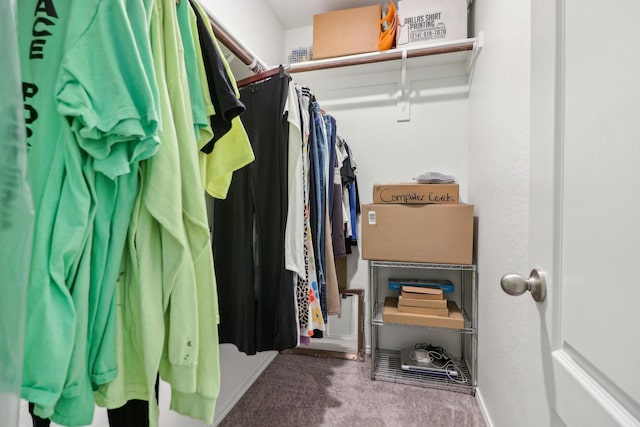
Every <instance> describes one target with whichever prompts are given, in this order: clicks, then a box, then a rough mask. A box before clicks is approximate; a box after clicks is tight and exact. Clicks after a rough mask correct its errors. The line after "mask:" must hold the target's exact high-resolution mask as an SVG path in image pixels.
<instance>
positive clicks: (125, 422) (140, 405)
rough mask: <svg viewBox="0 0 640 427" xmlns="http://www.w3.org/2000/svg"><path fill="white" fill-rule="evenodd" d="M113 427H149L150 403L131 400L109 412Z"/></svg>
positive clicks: (110, 422)
mask: <svg viewBox="0 0 640 427" xmlns="http://www.w3.org/2000/svg"><path fill="white" fill-rule="evenodd" d="M107 415H108V416H109V426H111V427H149V402H147V401H146V400H129V401H128V402H127V403H125V404H124V406H121V407H120V408H116V409H109V410H107Z"/></svg>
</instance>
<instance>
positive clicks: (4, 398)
mask: <svg viewBox="0 0 640 427" xmlns="http://www.w3.org/2000/svg"><path fill="white" fill-rule="evenodd" d="M0 40H2V43H0V58H2V61H0V76H2V78H1V79H0V93H2V94H3V96H2V102H1V103H0V414H2V415H1V416H2V419H1V420H0V424H2V425H3V426H8V427H16V426H17V425H18V414H19V405H20V386H21V382H22V360H23V341H24V319H25V298H26V287H27V274H28V269H29V259H30V254H31V239H32V232H33V217H34V215H33V205H32V201H31V193H30V190H29V186H28V184H27V182H26V145H25V135H24V133H25V124H24V120H23V105H22V85H21V79H20V62H19V55H18V39H17V27H16V0H8V1H2V2H0Z"/></svg>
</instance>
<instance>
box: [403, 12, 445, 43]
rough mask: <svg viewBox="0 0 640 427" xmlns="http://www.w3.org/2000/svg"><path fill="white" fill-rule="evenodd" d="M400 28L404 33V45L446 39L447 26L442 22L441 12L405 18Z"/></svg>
mask: <svg viewBox="0 0 640 427" xmlns="http://www.w3.org/2000/svg"><path fill="white" fill-rule="evenodd" d="M400 27H402V31H403V32H405V33H406V34H405V36H406V37H407V39H406V40H407V41H406V42H405V43H415V42H423V41H430V40H438V39H444V38H445V37H447V25H446V24H445V23H444V22H442V12H436V13H429V14H424V15H416V16H407V17H405V18H404V22H403V23H402V24H400Z"/></svg>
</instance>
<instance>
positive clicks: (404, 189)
mask: <svg viewBox="0 0 640 427" xmlns="http://www.w3.org/2000/svg"><path fill="white" fill-rule="evenodd" d="M458 197H459V186H458V183H455V182H454V183H451V184H416V183H415V182H414V183H400V184H374V185H373V203H395V204H402V205H409V204H430V203H439V204H457V203H458Z"/></svg>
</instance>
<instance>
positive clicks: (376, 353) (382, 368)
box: [369, 261, 478, 395]
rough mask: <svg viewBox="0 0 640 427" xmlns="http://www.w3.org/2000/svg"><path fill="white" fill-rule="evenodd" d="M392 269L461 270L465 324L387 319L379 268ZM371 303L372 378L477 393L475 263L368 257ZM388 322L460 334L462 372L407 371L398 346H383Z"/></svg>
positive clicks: (461, 294)
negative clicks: (381, 337) (453, 325)
mask: <svg viewBox="0 0 640 427" xmlns="http://www.w3.org/2000/svg"><path fill="white" fill-rule="evenodd" d="M381 268H390V269H424V270H446V271H456V272H458V273H459V283H458V284H456V285H457V286H459V287H460V301H457V303H459V304H460V310H461V311H462V314H463V316H464V328H462V329H450V328H439V327H432V326H416V325H407V324H401V323H389V322H386V323H385V322H384V320H383V318H382V308H383V306H384V301H381V300H380V296H379V293H378V270H379V269H381ZM369 280H370V290H371V291H370V292H369V298H370V305H369V307H371V379H372V380H376V379H378V380H383V381H390V382H397V383H403V384H410V385H417V386H424V387H432V388H438V389H444V390H449V391H457V392H461V393H468V394H472V395H475V392H476V385H477V365H478V360H477V348H478V329H477V325H478V280H477V268H476V265H475V264H469V265H459V264H429V263H413V262H411V263H409V262H390V261H369ZM385 325H393V326H402V327H407V328H420V329H437V330H448V331H451V333H457V334H459V335H460V339H461V348H462V355H461V357H459V358H453V361H454V363H455V364H456V365H457V367H458V371H459V372H460V376H459V377H458V378H449V377H441V376H434V375H429V374H421V373H414V372H407V371H404V370H402V369H401V367H400V352H399V351H396V350H388V349H380V348H378V347H379V344H378V332H379V330H380V328H383V327H384V326H385Z"/></svg>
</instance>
